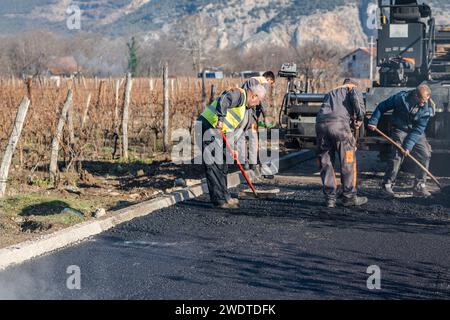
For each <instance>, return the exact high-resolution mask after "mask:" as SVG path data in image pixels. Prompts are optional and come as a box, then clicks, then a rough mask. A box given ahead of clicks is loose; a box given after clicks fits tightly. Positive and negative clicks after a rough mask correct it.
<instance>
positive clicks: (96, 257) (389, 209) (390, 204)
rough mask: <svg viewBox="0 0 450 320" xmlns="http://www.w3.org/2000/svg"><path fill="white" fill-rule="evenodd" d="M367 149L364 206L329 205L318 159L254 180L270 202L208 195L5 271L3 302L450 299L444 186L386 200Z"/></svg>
mask: <svg viewBox="0 0 450 320" xmlns="http://www.w3.org/2000/svg"><path fill="white" fill-rule="evenodd" d="M361 157H363V158H364V159H361ZM361 157H360V165H359V166H360V171H361V172H362V173H361V178H360V179H359V183H360V184H361V188H360V190H361V192H360V193H361V194H364V195H366V196H368V197H369V198H370V202H369V204H367V205H364V206H363V207H361V208H356V209H345V208H343V207H338V208H335V209H326V208H324V207H323V205H322V202H323V199H322V193H321V187H320V185H319V184H318V181H319V180H318V176H317V174H316V172H315V171H316V170H315V166H314V161H310V162H308V163H303V164H299V165H298V166H297V167H295V168H293V169H291V170H289V171H288V172H285V173H282V174H280V175H279V176H277V177H276V178H275V179H274V180H264V181H261V182H260V183H258V185H257V186H258V188H274V187H277V188H280V193H279V194H278V195H277V196H276V197H274V198H273V199H267V200H242V201H241V205H240V208H239V209H236V210H225V211H218V210H216V209H213V208H212V207H211V206H210V205H209V203H208V201H207V200H208V199H207V197H205V196H203V197H201V198H198V199H195V200H192V201H188V202H184V203H180V204H178V205H175V206H173V207H170V208H166V209H162V210H159V211H157V212H155V213H153V214H150V215H148V216H146V217H143V218H138V219H135V220H133V221H131V222H128V223H125V224H122V225H120V226H118V227H116V228H114V229H111V230H110V231H108V232H105V233H102V234H100V235H98V236H96V237H93V238H90V239H88V240H87V241H84V242H82V243H79V244H77V245H74V246H71V247H69V248H65V249H62V250H59V251H58V252H54V253H51V254H48V255H46V256H43V257H40V258H37V259H34V260H32V261H29V262H26V263H24V264H22V265H19V266H16V267H12V268H9V269H7V270H5V271H3V272H0V298H7V299H17V298H22V299H73V298H77V299H407V298H427V299H429V298H434V299H436V298H444V299H448V298H450V205H449V204H450V202H449V200H448V199H447V197H448V193H447V194H437V195H436V196H435V197H433V198H432V199H424V200H423V199H415V198H412V197H409V196H408V189H407V186H406V185H404V186H400V188H399V191H402V192H401V197H400V198H398V199H394V200H386V199H383V198H382V197H380V195H379V189H378V185H379V183H380V181H381V178H380V175H379V174H377V173H375V174H374V173H373V172H369V173H364V172H366V171H367V172H368V171H372V170H376V171H377V170H378V171H379V170H381V169H380V168H379V166H380V165H381V164H380V163H379V162H378V161H376V159H374V158H373V157H372V156H371V155H368V154H362V156H361ZM369 158H370V159H369ZM406 184H407V181H406ZM234 192H237V190H234ZM70 266H75V267H72V269H69V271H70V273H67V271H68V267H70ZM369 266H372V267H371V269H369V270H370V271H371V272H373V270H378V269H377V268H379V270H380V277H379V278H377V275H378V273H377V272H375V274H373V276H374V277H375V278H374V277H372V278H370V279H369V284H372V285H375V287H377V286H378V284H379V285H380V286H379V287H380V289H372V290H370V289H369V288H368V285H367V282H368V278H369V277H370V276H371V275H372V273H370V274H369V273H367V269H368V267H369ZM373 266H376V267H373ZM73 268H75V269H73ZM78 268H79V269H78ZM73 270H79V271H80V273H79V274H80V278H79V280H80V282H77V281H76V280H75V282H74V278H73V277H72V276H73V275H74V274H77V272H75V273H72V272H74V271H73ZM71 277H72V278H71ZM377 279H379V282H377V281H378V280H377ZM68 282H69V286H68V285H67V284H68ZM74 283H76V284H79V285H80V287H79V289H77V288H76V287H75V289H74V288H73V284H74ZM70 284H72V286H71V285H70ZM69 287H70V288H72V289H69Z"/></svg>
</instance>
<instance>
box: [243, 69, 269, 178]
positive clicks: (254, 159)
mask: <svg viewBox="0 0 450 320" xmlns="http://www.w3.org/2000/svg"><path fill="white" fill-rule="evenodd" d="M252 81H257V82H259V83H260V84H261V85H262V86H264V88H265V89H266V92H268V91H269V90H270V89H271V88H272V87H273V85H274V83H275V74H274V73H273V72H272V71H266V72H264V74H263V75H262V76H261V77H252V78H251V79H250V80H248V81H246V82H245V83H244V85H243V86H242V87H243V88H245V87H246V86H248V85H249V83H251V82H252ZM267 107H268V105H267V102H266V101H261V103H260V104H259V105H257V106H256V107H255V108H253V109H251V110H252V113H251V117H250V121H249V123H248V125H247V128H246V140H243V147H244V148H243V149H244V150H245V152H242V154H243V155H244V156H246V155H247V152H246V151H248V157H247V156H246V157H245V161H246V169H252V170H256V169H257V165H258V151H259V144H258V140H259V139H258V122H259V118H260V117H261V115H262V116H263V121H264V125H265V127H267V121H266V110H267Z"/></svg>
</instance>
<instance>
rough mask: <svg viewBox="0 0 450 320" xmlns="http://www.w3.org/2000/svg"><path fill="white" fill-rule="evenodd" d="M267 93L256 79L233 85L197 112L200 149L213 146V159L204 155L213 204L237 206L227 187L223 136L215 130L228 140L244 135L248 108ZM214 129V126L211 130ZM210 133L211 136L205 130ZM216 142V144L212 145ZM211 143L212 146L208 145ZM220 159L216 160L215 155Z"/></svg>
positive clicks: (248, 113)
mask: <svg viewBox="0 0 450 320" xmlns="http://www.w3.org/2000/svg"><path fill="white" fill-rule="evenodd" d="M265 95H266V89H265V88H264V87H263V86H262V85H261V84H260V83H259V82H257V81H255V82H253V83H251V84H249V85H248V86H247V87H246V88H245V89H243V88H232V89H230V90H226V91H224V92H222V93H221V94H220V96H219V97H217V98H216V99H215V100H214V101H213V102H212V103H211V104H210V105H209V106H208V107H207V108H206V109H205V110H204V111H203V113H202V114H201V115H200V116H199V118H198V121H201V123H202V135H203V143H202V149H203V154H204V155H205V149H206V148H208V149H209V150H212V152H211V156H212V157H214V161H207V159H205V158H204V159H203V163H204V167H205V171H206V180H207V184H208V189H209V196H210V199H211V202H212V203H213V205H214V206H216V207H219V208H223V209H227V208H237V207H238V203H239V201H238V199H233V198H232V197H231V196H230V193H229V192H228V188H227V173H228V164H227V161H226V160H227V159H226V158H227V157H226V153H227V151H226V145H225V143H222V137H221V135H220V134H217V130H221V131H222V132H223V133H225V134H226V135H227V137H228V138H229V139H230V138H232V139H230V140H231V141H233V140H234V141H238V140H240V139H241V138H242V137H243V136H244V128H245V127H246V126H247V124H248V121H249V119H250V116H251V108H254V107H256V106H257V105H259V104H260V103H261V101H262V100H263V99H264V97H265ZM211 129H213V130H211ZM205 133H208V134H210V136H209V135H208V134H205ZM217 143H219V145H220V144H221V148H220V150H221V151H220V152H221V154H220V155H216V154H215V152H216V151H215V150H217V149H216V148H215V147H217V146H218V145H217ZM212 144H216V145H212ZM211 147H212V148H211ZM218 158H220V159H222V160H223V161H216V159H218Z"/></svg>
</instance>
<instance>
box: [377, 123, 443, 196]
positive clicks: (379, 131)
mask: <svg viewBox="0 0 450 320" xmlns="http://www.w3.org/2000/svg"><path fill="white" fill-rule="evenodd" d="M375 132H376V133H378V134H379V135H380V136H382V137H383V138H384V139H386V140H387V141H389V142H390V143H391V144H392V145H393V146H395V147H397V148H398V149H399V150H400V151H401V152H402V153H403V154H405V152H406V151H405V149H403V147H402V146H401V145H399V144H398V143H397V142H395V141H394V140H392V139H391V138H390V137H388V136H387V135H386V134H385V133H384V132H383V131H381V130H379V129H378V128H375ZM408 157H410V158H411V160H412V161H414V162H415V163H416V164H417V165H418V166H419V168H420V169H422V170H423V171H425V173H426V174H427V175H428V176H429V177H430V178H431V180H433V181H434V182H435V183H436V184H437V185H438V187H439V188H440V189H442V186H441V184H440V183H439V181H438V180H437V179H436V177H435V176H433V175H432V174H431V172H430V171H428V170H427V168H425V167H424V166H423V165H422V164H421V163H420V162H419V161H418V160H417V159H416V158H414V157H413V156H412V155H411V154H409V155H408Z"/></svg>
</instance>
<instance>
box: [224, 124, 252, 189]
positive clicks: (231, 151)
mask: <svg viewBox="0 0 450 320" xmlns="http://www.w3.org/2000/svg"><path fill="white" fill-rule="evenodd" d="M219 131H220V134H221V135H222V139H223V141H224V142H225V144H226V145H227V148H228V150H229V151H230V153H231V155H232V157H233V159H234V160H236V163H237V165H238V167H239V169H240V170H241V172H242V175H243V176H244V178H245V180H247V183H248V185H249V186H250V188H251V189H252V191H253V194H254V195H255V197H257V196H258V193H257V192H256V189H255V187H254V186H253V184H252V182H251V181H250V178H249V177H248V175H247V173H246V172H245V170H244V168H243V167H242V164H241V162H240V161H239V159H238V157H237V156H236V154H235V152H234V151H233V148H231V146H230V143H229V142H228V139H227V137H226V136H225V133H223V131H222V130H219Z"/></svg>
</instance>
